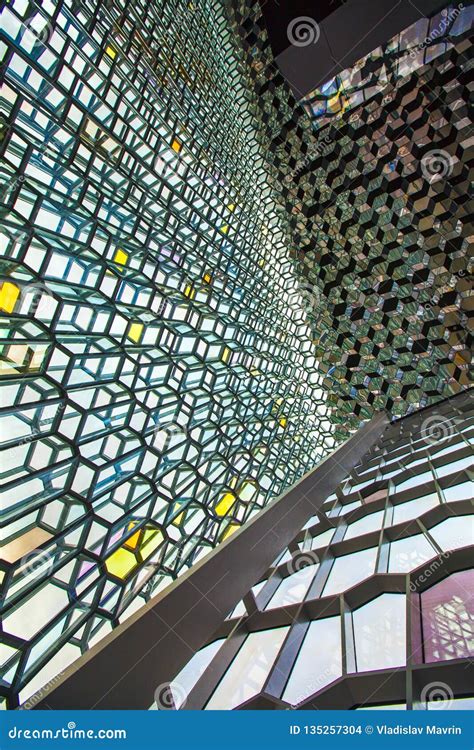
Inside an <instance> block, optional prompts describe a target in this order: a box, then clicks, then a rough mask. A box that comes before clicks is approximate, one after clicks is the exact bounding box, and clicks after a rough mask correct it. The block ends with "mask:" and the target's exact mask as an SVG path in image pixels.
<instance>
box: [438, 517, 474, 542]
mask: <svg viewBox="0 0 474 750" xmlns="http://www.w3.org/2000/svg"><path fill="white" fill-rule="evenodd" d="M473 519H474V516H458V517H456V518H447V519H446V521H442V522H441V523H439V524H437V525H436V526H433V528H432V529H429V533H430V534H431V536H432V537H433V539H434V540H435V541H436V543H437V544H439V546H440V547H441V549H442V550H449V549H457V548H458V547H467V546H468V545H469V544H474V523H473Z"/></svg>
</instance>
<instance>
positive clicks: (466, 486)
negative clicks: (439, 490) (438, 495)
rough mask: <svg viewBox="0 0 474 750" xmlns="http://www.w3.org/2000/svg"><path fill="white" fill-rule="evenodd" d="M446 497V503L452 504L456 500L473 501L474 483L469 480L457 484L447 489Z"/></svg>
mask: <svg viewBox="0 0 474 750" xmlns="http://www.w3.org/2000/svg"><path fill="white" fill-rule="evenodd" d="M443 492H444V497H445V500H446V502H448V503H451V502H454V501H455V500H472V499H473V495H474V482H472V481H470V480H468V481H467V482H461V484H455V485H454V486H453V487H446V489H445V490H443Z"/></svg>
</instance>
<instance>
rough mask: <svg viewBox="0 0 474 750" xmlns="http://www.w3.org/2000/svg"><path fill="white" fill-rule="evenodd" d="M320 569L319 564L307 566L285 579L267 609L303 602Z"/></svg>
mask: <svg viewBox="0 0 474 750" xmlns="http://www.w3.org/2000/svg"><path fill="white" fill-rule="evenodd" d="M318 568H319V565H318V564H315V565H307V566H306V567H305V568H302V569H301V570H297V571H296V573H293V574H292V575H290V576H287V577H286V578H284V579H283V580H282V581H281V583H280V585H279V586H278V588H277V589H276V591H275V593H274V594H273V596H272V598H271V599H270V601H269V602H268V604H267V606H266V607H265V609H276V608H277V607H285V606H289V605H291V604H298V603H299V602H302V601H303V599H304V598H305V596H306V593H307V591H308V589H309V587H310V585H311V582H312V581H313V579H314V576H315V575H316V572H317V570H318Z"/></svg>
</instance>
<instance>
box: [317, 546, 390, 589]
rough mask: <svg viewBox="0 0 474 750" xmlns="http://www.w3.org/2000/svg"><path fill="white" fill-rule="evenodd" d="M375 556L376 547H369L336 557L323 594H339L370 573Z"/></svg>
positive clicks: (372, 569) (373, 566)
mask: <svg viewBox="0 0 474 750" xmlns="http://www.w3.org/2000/svg"><path fill="white" fill-rule="evenodd" d="M376 556H377V547H370V548H369V549H363V550H361V551H360V552H353V553H352V554H351V555H343V556H342V557H336V559H335V560H334V564H333V566H332V569H331V573H330V574H329V578H328V580H327V583H326V585H325V587H324V591H323V595H324V596H329V595H330V594H339V593H340V592H341V591H345V590H346V589H350V588H351V586H354V585H355V584H356V583H359V581H363V580H364V578H367V577H368V576H370V575H372V573H373V572H374V568H375V559H376Z"/></svg>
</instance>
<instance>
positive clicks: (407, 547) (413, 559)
mask: <svg viewBox="0 0 474 750" xmlns="http://www.w3.org/2000/svg"><path fill="white" fill-rule="evenodd" d="M436 554H437V552H436V550H435V548H434V547H433V546H432V545H431V544H430V543H429V541H428V540H427V538H426V537H425V536H423V534H415V536H408V537H406V539H398V541H396V542H391V543H390V562H389V566H388V572H389V573H408V571H410V570H414V568H417V567H418V566H419V565H422V563H424V562H426V560H431V558H432V557H435V556H436Z"/></svg>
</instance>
